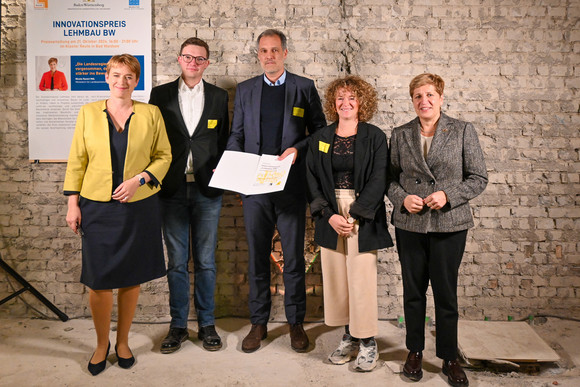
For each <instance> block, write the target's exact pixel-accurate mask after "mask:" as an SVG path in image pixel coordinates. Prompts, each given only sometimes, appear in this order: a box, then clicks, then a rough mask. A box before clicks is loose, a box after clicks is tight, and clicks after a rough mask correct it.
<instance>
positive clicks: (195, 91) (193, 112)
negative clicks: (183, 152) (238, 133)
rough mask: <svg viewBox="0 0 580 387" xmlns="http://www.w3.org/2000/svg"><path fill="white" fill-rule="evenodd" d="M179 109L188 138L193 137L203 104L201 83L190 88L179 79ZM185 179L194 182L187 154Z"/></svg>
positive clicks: (191, 163)
mask: <svg viewBox="0 0 580 387" xmlns="http://www.w3.org/2000/svg"><path fill="white" fill-rule="evenodd" d="M178 96H179V108H180V109H181V116H182V117H183V121H185V126H186V127H187V131H188V132H189V135H190V136H193V133H194V132H195V128H197V125H198V124H199V120H200V118H201V113H202V112H203V106H204V103H205V99H204V95H203V81H201V80H200V81H199V83H198V84H197V85H195V86H194V87H192V88H190V87H189V86H187V85H186V84H185V82H184V81H183V78H179V91H178ZM185 173H186V175H187V176H186V179H187V181H188V182H191V181H194V180H195V179H194V177H193V156H192V154H191V152H189V156H188V157H187V164H186V166H185Z"/></svg>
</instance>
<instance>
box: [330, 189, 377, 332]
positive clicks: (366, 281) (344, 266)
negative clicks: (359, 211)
mask: <svg viewBox="0 0 580 387" xmlns="http://www.w3.org/2000/svg"><path fill="white" fill-rule="evenodd" d="M335 192H336V200H337V203H338V210H339V212H340V215H343V216H345V217H347V218H348V211H349V209H350V205H351V203H352V202H354V200H355V194H354V190H349V189H338V190H336V191H335ZM320 257H321V263H322V281H323V293H324V322H325V323H326V325H329V326H342V325H349V330H350V334H351V335H352V336H353V337H356V338H361V339H364V338H367V337H371V336H376V335H377V334H378V302H377V252H376V250H374V251H370V252H365V253H359V251H358V222H356V223H355V226H354V230H353V232H352V233H351V235H350V236H349V237H348V238H343V237H340V236H339V237H338V245H337V248H336V250H331V249H326V248H321V252H320Z"/></svg>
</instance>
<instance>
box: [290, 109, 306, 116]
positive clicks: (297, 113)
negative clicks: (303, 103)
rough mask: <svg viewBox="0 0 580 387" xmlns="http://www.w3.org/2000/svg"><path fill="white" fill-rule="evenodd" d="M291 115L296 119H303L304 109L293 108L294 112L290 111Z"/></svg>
mask: <svg viewBox="0 0 580 387" xmlns="http://www.w3.org/2000/svg"><path fill="white" fill-rule="evenodd" d="M292 115H294V116H296V117H304V109H302V108H299V107H295V108H294V110H293V111H292Z"/></svg>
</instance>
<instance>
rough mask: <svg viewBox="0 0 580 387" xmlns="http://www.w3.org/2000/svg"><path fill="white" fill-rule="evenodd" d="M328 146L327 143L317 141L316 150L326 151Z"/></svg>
mask: <svg viewBox="0 0 580 387" xmlns="http://www.w3.org/2000/svg"><path fill="white" fill-rule="evenodd" d="M329 148H330V144H327V143H325V142H322V141H318V150H319V151H320V152H324V153H328V149H329Z"/></svg>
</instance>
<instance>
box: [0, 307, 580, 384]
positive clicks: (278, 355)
mask: <svg viewBox="0 0 580 387" xmlns="http://www.w3.org/2000/svg"><path fill="white" fill-rule="evenodd" d="M0 326H1V329H0V386H104V385H108V386H162V385H168V386H172V387H173V386H258V385H261V386H294V387H297V386H317V387H318V386H360V385H364V386H365V387H371V386H446V385H447V382H446V378H444V376H443V374H442V373H441V369H440V367H441V361H440V360H439V359H437V358H436V357H435V356H434V338H433V335H431V334H429V335H428V339H427V348H426V351H425V353H424V355H425V359H424V377H423V379H422V380H421V381H420V382H417V383H410V382H408V381H406V379H405V378H404V377H403V376H402V375H401V374H400V373H399V372H400V368H401V366H402V363H403V360H404V358H405V356H406V350H405V348H404V331H403V330H401V329H399V328H397V327H396V326H395V324H394V323H393V322H390V321H381V322H380V325H379V332H381V333H380V335H379V336H378V337H377V342H378V345H379V351H380V360H379V362H378V365H377V368H376V369H375V370H374V371H372V372H369V373H358V372H355V371H354V370H353V367H352V363H350V364H347V365H343V366H336V365H331V364H330V363H328V361H327V360H326V357H327V355H328V354H329V353H330V352H331V351H332V350H333V349H334V348H335V347H336V345H337V343H338V341H339V340H340V337H341V335H342V330H341V329H339V328H330V327H327V326H325V325H324V324H321V323H308V324H305V328H306V331H307V333H308V335H309V337H310V341H311V345H310V349H309V351H308V352H306V353H302V354H299V353H296V352H294V351H293V350H292V349H291V348H290V339H289V336H288V328H287V326H286V325H285V324H281V323H270V324H269V325H268V328H269V332H268V338H267V339H266V340H265V341H263V345H262V348H261V349H260V350H258V351H257V352H255V353H252V354H246V353H243V352H242V351H241V349H240V346H241V341H242V339H243V337H244V336H245V334H246V333H247V332H248V330H249V322H248V321H247V320H244V319H236V318H226V319H219V320H218V321H217V329H218V332H219V333H220V335H221V336H222V340H223V341H224V347H223V348H222V350H220V351H218V352H212V353H210V352H207V351H205V350H204V349H203V348H202V346H201V343H200V342H199V340H197V333H196V331H195V330H194V329H193V328H196V324H195V322H193V323H191V325H190V326H191V328H192V329H190V336H191V338H190V341H186V342H185V343H184V344H183V346H182V348H181V350H179V351H178V352H176V353H173V354H169V355H162V354H161V353H160V352H159V346H160V343H161V340H162V339H163V337H164V336H165V334H166V332H167V329H168V325H167V324H134V325H133V328H132V332H131V337H130V342H131V346H132V349H133V353H134V354H135V356H136V358H137V363H136V364H135V366H134V367H133V368H131V369H130V370H124V369H122V368H120V367H119V366H118V365H117V364H116V357H115V355H114V354H110V355H109V358H108V359H109V363H108V365H107V368H106V369H105V371H104V372H103V373H101V374H100V375H98V376H96V377H93V376H91V375H90V374H89V372H88V371H87V369H86V366H87V362H88V361H89V358H90V356H91V354H92V351H93V348H94V342H95V336H94V329H93V326H92V321H91V320H86V319H76V320H69V321H67V322H64V323H63V322H60V321H53V320H40V319H13V318H6V317H0ZM579 328H580V323H578V322H573V321H567V320H559V319H554V318H550V319H548V320H547V321H546V322H544V323H543V324H537V325H536V326H534V329H535V330H536V332H538V334H539V335H540V336H541V337H542V338H543V339H544V340H545V341H546V342H547V343H548V344H549V345H550V346H551V347H552V348H554V349H555V350H556V352H558V354H559V355H560V356H561V360H560V361H559V362H557V363H549V364H545V365H542V366H541V367H540V370H539V372H538V373H537V374H536V375H530V374H527V373H524V372H516V371H511V372H510V371H509V370H507V371H505V370H504V371H503V372H497V371H496V372H492V371H491V370H490V369H489V368H487V369H479V370H468V371H467V372H468V376H469V379H470V386H472V387H473V386H526V387H527V386H551V385H560V386H580V371H579V369H578V367H577V365H580V329H579ZM114 338H115V333H114V332H113V333H112V334H111V340H112V342H113V343H114Z"/></svg>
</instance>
